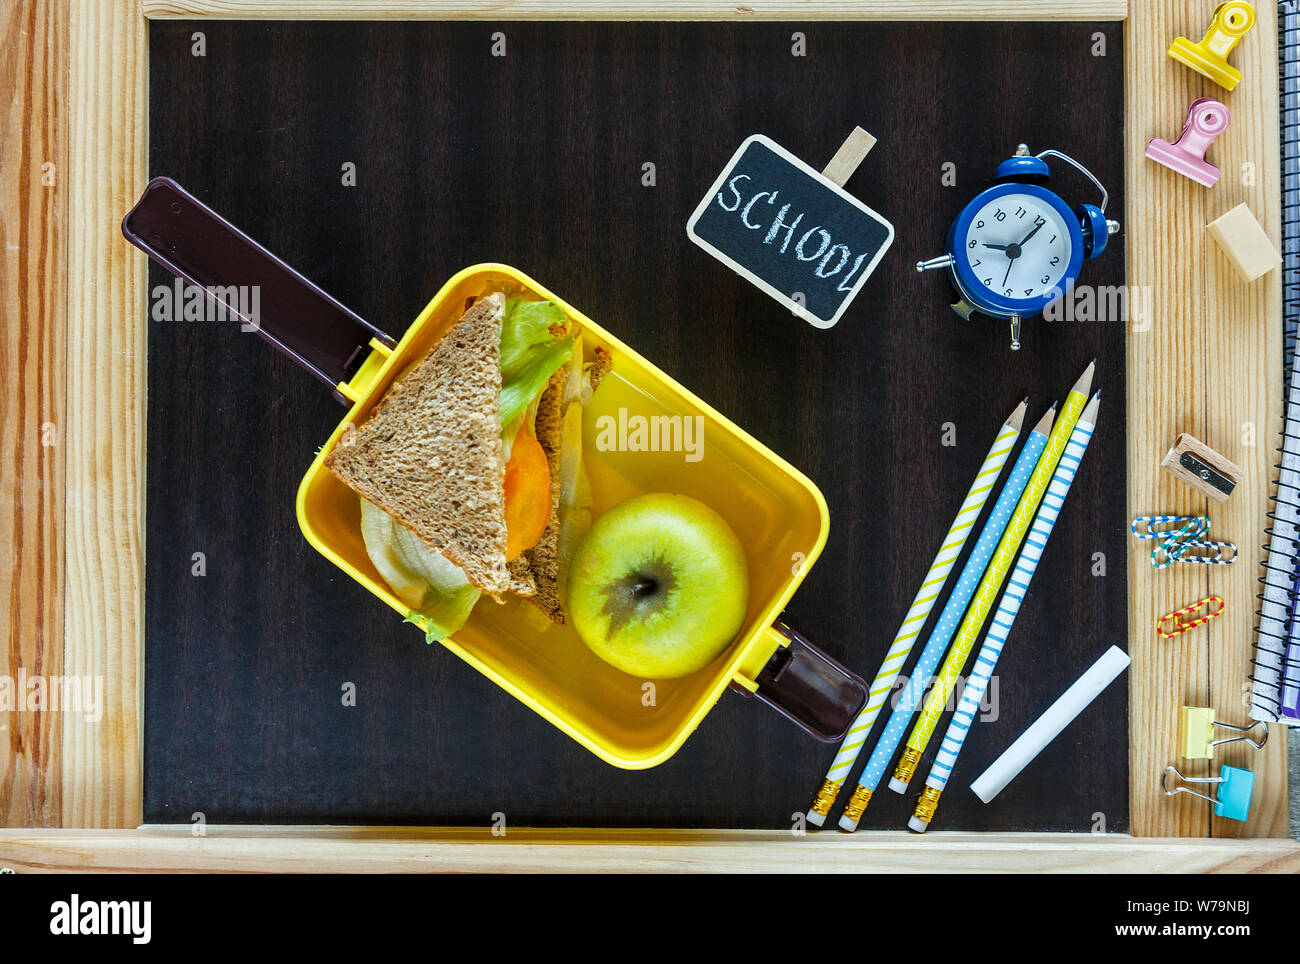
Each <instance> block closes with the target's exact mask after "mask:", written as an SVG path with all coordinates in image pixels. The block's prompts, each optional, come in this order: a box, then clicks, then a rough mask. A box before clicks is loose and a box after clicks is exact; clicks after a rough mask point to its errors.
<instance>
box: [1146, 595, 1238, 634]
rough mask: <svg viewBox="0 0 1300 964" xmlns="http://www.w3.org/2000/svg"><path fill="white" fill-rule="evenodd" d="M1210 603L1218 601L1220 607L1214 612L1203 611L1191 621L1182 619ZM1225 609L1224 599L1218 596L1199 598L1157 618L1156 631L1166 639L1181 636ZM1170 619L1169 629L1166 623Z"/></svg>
mask: <svg viewBox="0 0 1300 964" xmlns="http://www.w3.org/2000/svg"><path fill="white" fill-rule="evenodd" d="M1210 603H1218V604H1219V608H1218V609H1216V610H1214V611H1213V612H1207V613H1202V614H1201V615H1200V616H1197V617H1196V618H1195V619H1193V620H1191V621H1189V622H1184V621H1183V619H1182V617H1183V616H1190V615H1191V614H1192V613H1196V612H1200V611H1201V609H1203V608H1204V607H1205V606H1207V605H1209V604H1210ZM1223 610H1224V602H1223V600H1222V599H1220V598H1219V597H1218V596H1206V597H1205V598H1204V599H1198V600H1197V601H1196V602H1194V603H1192V604H1191V605H1190V606H1184V607H1183V608H1182V609H1175V610H1174V611H1173V612H1171V613H1167V614H1166V615H1164V616H1161V617H1160V618H1159V619H1157V620H1156V632H1157V633H1159V634H1160V635H1161V636H1163V637H1164V638H1165V639H1173V638H1174V637H1175V636H1181V635H1182V634H1183V633H1185V632H1187V631H1188V630H1189V629H1195V628H1196V627H1197V626H1200V625H1201V624H1202V623H1208V622H1209V621H1210V620H1211V619H1213V618H1214V617H1215V616H1218V615H1221V614H1222V613H1223ZM1170 620H1172V621H1173V622H1172V624H1171V625H1170V627H1169V629H1165V623H1167V622H1169V621H1170Z"/></svg>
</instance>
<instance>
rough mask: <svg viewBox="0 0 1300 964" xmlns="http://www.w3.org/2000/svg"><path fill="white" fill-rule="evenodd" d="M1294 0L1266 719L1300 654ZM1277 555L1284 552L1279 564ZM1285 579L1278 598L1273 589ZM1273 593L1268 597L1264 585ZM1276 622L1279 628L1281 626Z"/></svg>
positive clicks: (1299, 86) (1297, 18) (1257, 706)
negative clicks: (1294, 649)
mask: <svg viewBox="0 0 1300 964" xmlns="http://www.w3.org/2000/svg"><path fill="white" fill-rule="evenodd" d="M1298 7H1300V2H1298V0H1279V2H1278V5H1277V14H1278V17H1277V30H1278V95H1279V102H1278V107H1279V122H1280V128H1281V129H1280V135H1281V136H1280V144H1281V151H1282V319H1283V335H1282V338H1283V352H1282V383H1283V399H1284V403H1283V404H1284V406H1286V408H1287V409H1288V411H1287V412H1286V415H1287V417H1286V420H1285V423H1284V426H1283V429H1282V432H1281V437H1282V444H1281V446H1280V447H1279V448H1278V449H1277V451H1278V453H1279V455H1280V456H1282V457H1281V458H1279V460H1278V461H1277V463H1276V464H1275V465H1274V466H1273V468H1274V469H1275V470H1276V472H1277V475H1276V476H1275V478H1276V482H1275V483H1274V493H1273V495H1271V496H1270V497H1269V498H1270V499H1271V501H1272V503H1273V508H1272V509H1270V510H1269V511H1268V513H1267V516H1268V519H1269V523H1270V524H1269V525H1268V527H1266V528H1265V530H1264V532H1265V534H1266V535H1267V537H1268V542H1267V543H1266V544H1265V545H1264V546H1263V547H1262V548H1263V549H1264V558H1265V560H1266V561H1265V563H1264V574H1263V575H1262V576H1261V577H1260V579H1259V582H1260V585H1261V587H1263V589H1262V590H1261V591H1260V592H1259V593H1256V595H1255V598H1256V599H1257V600H1258V601H1259V608H1258V609H1256V610H1255V617H1256V624H1255V643H1254V645H1255V654H1254V656H1253V657H1252V658H1251V660H1250V665H1251V671H1250V674H1249V676H1248V677H1247V678H1248V679H1249V681H1250V684H1251V686H1250V691H1251V696H1250V701H1251V716H1252V717H1253V718H1255V719H1262V720H1267V721H1270V722H1274V721H1277V720H1279V719H1281V718H1282V711H1283V705H1282V689H1283V683H1284V680H1285V679H1287V678H1290V677H1293V676H1300V660H1297V659H1295V658H1292V657H1291V656H1289V655H1288V649H1289V646H1290V644H1291V643H1292V641H1293V640H1295V639H1296V634H1297V626H1296V621H1297V618H1300V486H1298V485H1295V484H1292V483H1290V482H1288V481H1286V480H1285V479H1284V478H1283V475H1284V474H1285V473H1284V471H1283V460H1284V458H1285V457H1286V454H1287V453H1288V452H1289V453H1291V454H1294V453H1296V452H1300V422H1298V421H1296V420H1295V419H1294V418H1293V416H1294V415H1295V414H1296V413H1295V412H1293V411H1291V410H1290V409H1291V408H1292V406H1291V405H1289V404H1287V403H1288V402H1289V400H1290V398H1291V387H1292V380H1293V375H1294V372H1295V369H1296V349H1297V342H1298V341H1300V9H1298ZM1280 560H1285V562H1284V563H1283V564H1279V561H1280ZM1280 586H1285V587H1287V589H1286V591H1285V593H1284V598H1285V600H1286V601H1285V602H1282V601H1281V600H1280V599H1279V598H1278V595H1277V593H1276V590H1277V588H1278V587H1280ZM1268 588H1273V589H1274V590H1275V595H1274V597H1273V598H1269V597H1268V595H1267V589H1268ZM1279 630H1280V631H1279Z"/></svg>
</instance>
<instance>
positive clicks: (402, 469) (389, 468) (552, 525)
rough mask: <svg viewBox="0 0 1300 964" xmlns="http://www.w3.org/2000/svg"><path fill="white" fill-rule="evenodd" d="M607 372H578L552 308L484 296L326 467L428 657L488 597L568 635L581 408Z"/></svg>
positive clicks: (584, 493) (574, 347)
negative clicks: (352, 503)
mask: <svg viewBox="0 0 1300 964" xmlns="http://www.w3.org/2000/svg"><path fill="white" fill-rule="evenodd" d="M609 365H610V358H609V354H608V353H607V352H606V351H605V350H604V349H603V348H599V347H597V348H595V349H594V352H593V360H592V361H590V362H584V350H583V344H582V333H581V332H580V331H579V330H577V327H576V326H575V325H574V324H573V323H572V322H571V321H569V319H568V317H567V316H566V315H565V314H564V311H563V310H562V309H561V308H560V306H559V305H557V304H556V303H555V302H553V301H532V300H528V299H525V298H518V297H515V298H507V297H506V295H505V293H504V292H502V291H492V292H488V293H486V294H484V295H483V296H481V297H479V298H476V299H472V300H471V302H470V303H469V304H468V305H467V307H466V310H465V312H464V314H463V315H462V316H461V318H460V320H459V321H457V322H456V324H455V325H453V326H452V327H451V328H450V329H449V330H448V331H447V333H446V334H445V335H444V336H443V337H442V339H441V340H440V341H439V342H438V343H437V344H436V345H434V347H433V349H432V350H431V351H430V352H429V353H428V354H427V355H426V356H425V357H424V358H423V359H421V360H420V361H418V362H416V363H415V364H414V365H412V366H411V367H410V368H409V369H408V370H407V371H406V372H405V373H403V374H402V375H401V376H399V378H398V379H397V380H396V381H395V382H394V384H393V385H392V386H391V387H390V388H389V390H388V392H387V393H386V394H385V395H384V397H383V398H382V399H381V400H380V401H379V403H378V404H377V405H376V406H375V408H374V409H373V410H372V411H371V414H370V416H369V417H368V418H367V419H366V421H365V422H364V423H362V424H361V425H360V426H359V427H358V428H356V430H355V431H354V432H351V433H345V435H344V436H343V438H342V439H341V440H340V442H339V443H338V444H337V445H336V446H335V448H334V450H333V451H332V452H330V454H329V456H328V457H327V458H326V459H325V466H326V468H328V469H329V471H330V472H332V473H333V474H334V475H335V476H336V477H337V478H338V479H339V480H341V481H342V482H344V483H345V484H346V485H348V486H349V487H350V488H352V489H353V490H354V491H355V492H356V493H357V495H358V496H359V497H360V509H361V534H362V538H363V539H364V541H365V546H366V553H367V555H369V557H370V560H371V562H373V563H374V566H375V569H376V570H378V572H379V574H380V575H381V576H382V577H383V578H384V580H385V581H386V582H387V583H388V584H389V586H390V587H391V588H392V590H393V594H394V595H395V596H396V597H397V598H398V599H400V600H401V601H402V603H403V605H405V606H408V607H409V608H410V612H409V614H408V616H407V618H408V620H409V621H412V622H415V623H417V624H418V625H420V627H421V628H423V629H424V630H425V633H426V636H427V638H428V639H429V640H430V641H435V640H441V639H443V638H445V637H446V636H448V635H450V634H452V633H454V632H456V631H457V630H459V629H460V628H461V626H463V625H464V624H465V621H466V620H467V619H468V618H469V615H470V613H471V612H472V610H473V608H474V606H475V605H476V604H477V603H478V601H479V600H480V598H481V597H482V596H483V595H487V596H490V597H491V598H492V599H494V600H496V601H497V602H504V601H505V599H506V598H508V597H509V596H511V595H514V596H520V597H522V598H524V599H526V600H527V601H528V602H530V603H531V604H532V605H533V606H534V607H536V610H537V611H538V612H539V613H540V616H538V617H536V620H537V622H538V623H539V625H545V626H549V625H550V624H552V623H556V624H563V623H564V621H565V615H564V598H565V591H564V586H565V582H566V578H567V571H568V564H569V561H570V560H571V559H572V557H573V553H574V551H575V550H576V548H577V544H578V542H579V541H580V540H581V538H582V535H583V534H584V533H585V531H586V529H587V528H589V527H590V525H591V490H590V486H589V485H588V483H587V478H586V472H585V469H584V466H583V461H582V408H583V405H584V404H586V402H588V401H589V400H590V399H591V395H592V393H593V392H594V391H595V390H596V388H597V386H598V385H599V384H600V380H601V378H602V377H603V376H604V374H605V372H606V371H607V370H608V368H609ZM541 617H545V618H544V619H543V618H541Z"/></svg>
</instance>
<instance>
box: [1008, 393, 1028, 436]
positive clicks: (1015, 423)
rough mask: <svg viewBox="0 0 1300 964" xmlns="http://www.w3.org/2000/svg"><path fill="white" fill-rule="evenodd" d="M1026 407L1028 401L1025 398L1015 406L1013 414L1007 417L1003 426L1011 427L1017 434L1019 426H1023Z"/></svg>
mask: <svg viewBox="0 0 1300 964" xmlns="http://www.w3.org/2000/svg"><path fill="white" fill-rule="evenodd" d="M1028 407H1029V399H1027V398H1026V399H1025V400H1024V401H1023V402H1021V403H1020V404H1019V405H1017V406H1016V410H1015V411H1014V412H1012V413H1011V414H1010V415H1008V416H1007V420H1006V423H1005V424H1007V425H1009V426H1011V427H1012V428H1013V429H1015V430H1016V431H1017V432H1019V431H1020V429H1021V426H1023V425H1024V424H1025V409H1026V408H1028Z"/></svg>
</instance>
